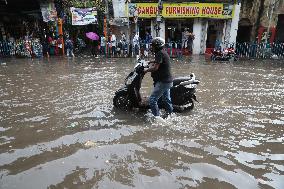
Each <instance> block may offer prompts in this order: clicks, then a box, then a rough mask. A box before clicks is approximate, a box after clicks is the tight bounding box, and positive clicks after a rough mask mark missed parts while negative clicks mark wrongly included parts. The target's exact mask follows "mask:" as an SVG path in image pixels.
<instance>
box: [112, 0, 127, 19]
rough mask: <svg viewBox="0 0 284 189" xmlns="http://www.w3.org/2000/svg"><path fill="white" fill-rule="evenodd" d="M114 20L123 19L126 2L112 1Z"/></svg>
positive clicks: (122, 0) (121, 0)
mask: <svg viewBox="0 0 284 189" xmlns="http://www.w3.org/2000/svg"><path fill="white" fill-rule="evenodd" d="M112 5H113V7H115V8H114V9H113V16H114V18H123V17H126V15H125V0H112Z"/></svg>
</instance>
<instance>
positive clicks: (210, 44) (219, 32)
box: [206, 20, 224, 48]
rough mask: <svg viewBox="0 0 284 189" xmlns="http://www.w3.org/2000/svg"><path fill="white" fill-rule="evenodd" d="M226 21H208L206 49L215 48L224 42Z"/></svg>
mask: <svg viewBox="0 0 284 189" xmlns="http://www.w3.org/2000/svg"><path fill="white" fill-rule="evenodd" d="M223 28H224V20H208V29H207V40H206V48H214V47H215V45H216V44H218V45H220V43H221V42H222V36H223Z"/></svg>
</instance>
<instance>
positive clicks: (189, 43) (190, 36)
mask: <svg viewBox="0 0 284 189" xmlns="http://www.w3.org/2000/svg"><path fill="white" fill-rule="evenodd" d="M194 39H195V36H194V34H193V33H189V34H188V38H187V49H188V52H189V53H192V46H193V40H194Z"/></svg>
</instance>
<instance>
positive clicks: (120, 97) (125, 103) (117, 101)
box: [113, 92, 133, 110]
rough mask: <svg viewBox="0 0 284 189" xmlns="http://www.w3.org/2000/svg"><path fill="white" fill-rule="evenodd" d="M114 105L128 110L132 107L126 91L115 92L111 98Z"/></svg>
mask: <svg viewBox="0 0 284 189" xmlns="http://www.w3.org/2000/svg"><path fill="white" fill-rule="evenodd" d="M113 105H114V107H116V108H118V109H121V110H130V109H132V107H133V103H132V101H131V100H130V99H129V95H128V94H127V93H125V92H124V93H119V94H116V95H115V96H114V98H113Z"/></svg>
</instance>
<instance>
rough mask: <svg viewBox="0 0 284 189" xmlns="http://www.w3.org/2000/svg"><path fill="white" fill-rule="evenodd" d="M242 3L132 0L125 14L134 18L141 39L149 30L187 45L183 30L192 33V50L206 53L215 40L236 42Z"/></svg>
mask: <svg viewBox="0 0 284 189" xmlns="http://www.w3.org/2000/svg"><path fill="white" fill-rule="evenodd" d="M126 6H127V5H126ZM240 7H241V4H240V3H236V2H234V1H233V2H232V1H218V2H217V3H216V1H214V3H213V2H210V1H206V2H204V1H203V3H200V2H192V1H190V2H184V1H183V2H181V3H176V1H163V3H162V4H160V5H158V1H150V2H149V1H147V2H145V1H131V2H129V3H128V6H127V8H126V9H125V10H126V15H125V16H124V17H127V18H129V19H130V20H131V21H132V23H133V24H134V25H135V30H134V31H136V32H139V36H140V38H141V39H143V38H144V37H145V35H146V33H147V32H148V33H151V35H152V36H153V37H155V36H161V37H163V38H165V40H166V42H174V43H176V44H179V45H181V46H184V44H183V43H184V33H185V32H189V33H193V34H194V35H195V39H194V41H193V54H204V53H205V51H206V49H207V48H214V46H215V44H216V42H218V43H222V42H223V43H224V42H228V43H235V42H236V37H237V30H238V22H239V13H240ZM127 9H128V10H127Z"/></svg>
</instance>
